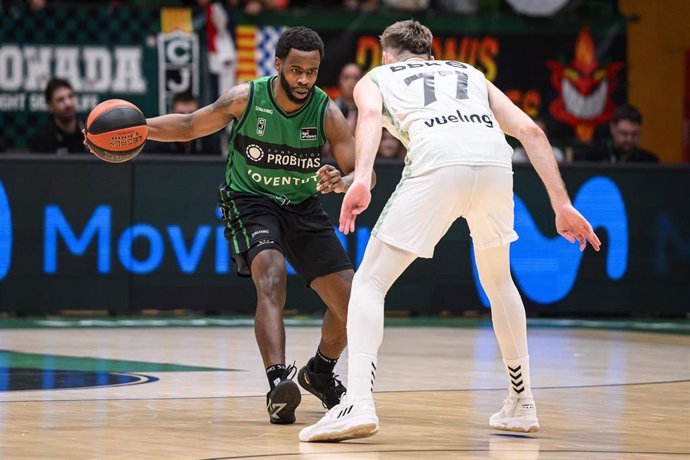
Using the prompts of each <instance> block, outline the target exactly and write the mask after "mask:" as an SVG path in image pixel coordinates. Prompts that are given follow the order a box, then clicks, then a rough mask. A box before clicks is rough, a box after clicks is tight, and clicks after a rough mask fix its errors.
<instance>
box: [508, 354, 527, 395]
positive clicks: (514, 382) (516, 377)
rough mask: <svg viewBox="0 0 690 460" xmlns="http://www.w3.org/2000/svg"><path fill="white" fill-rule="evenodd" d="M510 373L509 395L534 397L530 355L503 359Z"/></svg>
mask: <svg viewBox="0 0 690 460" xmlns="http://www.w3.org/2000/svg"><path fill="white" fill-rule="evenodd" d="M503 363H504V364H505V366H506V373H507V374H508V396H517V397H519V398H530V399H531V398H532V388H531V387H530V379H529V356H524V357H522V358H520V359H511V360H503Z"/></svg>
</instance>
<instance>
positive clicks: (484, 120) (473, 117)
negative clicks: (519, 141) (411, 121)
mask: <svg viewBox="0 0 690 460" xmlns="http://www.w3.org/2000/svg"><path fill="white" fill-rule="evenodd" d="M447 123H480V124H483V125H484V126H486V127H487V128H493V127H494V122H493V120H492V119H491V116H489V115H488V114H486V113H485V114H482V115H479V114H477V113H471V114H469V115H467V114H463V113H461V112H460V110H456V111H455V113H452V114H449V115H442V116H440V117H431V118H429V119H428V120H425V121H424V124H425V125H427V126H428V127H429V128H433V127H434V126H440V125H445V124H447Z"/></svg>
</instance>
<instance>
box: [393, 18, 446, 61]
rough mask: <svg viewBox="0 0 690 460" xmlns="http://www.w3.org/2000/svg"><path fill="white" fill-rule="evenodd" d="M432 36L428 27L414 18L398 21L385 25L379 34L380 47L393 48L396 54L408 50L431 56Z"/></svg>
mask: <svg viewBox="0 0 690 460" xmlns="http://www.w3.org/2000/svg"><path fill="white" fill-rule="evenodd" d="M433 40H434V36H433V35H432V34H431V31H430V30H429V28H428V27H426V26H424V25H422V24H420V23H419V22H417V21H415V20H414V19H408V20H407V21H398V22H396V23H395V24H391V25H390V26H388V27H386V30H384V31H383V33H382V34H381V47H382V48H383V49H384V50H385V49H390V50H393V51H394V52H395V53H396V54H399V53H401V52H403V51H408V52H410V53H412V54H426V55H427V56H431V43H432V42H433Z"/></svg>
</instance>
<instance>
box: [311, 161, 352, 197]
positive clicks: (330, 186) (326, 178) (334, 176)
mask: <svg viewBox="0 0 690 460" xmlns="http://www.w3.org/2000/svg"><path fill="white" fill-rule="evenodd" d="M316 174H318V175H319V183H318V184H317V185H316V191H317V192H321V193H324V194H325V193H330V192H335V193H344V192H345V191H346V190H347V184H345V182H343V178H342V176H341V175H340V171H338V170H337V169H336V168H335V167H334V166H332V165H323V166H321V167H320V168H319V170H318V171H316Z"/></svg>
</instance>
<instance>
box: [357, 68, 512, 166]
mask: <svg viewBox="0 0 690 460" xmlns="http://www.w3.org/2000/svg"><path fill="white" fill-rule="evenodd" d="M369 76H370V77H371V79H372V80H373V81H374V82H375V83H376V84H377V85H378V87H379V89H380V90H381V94H382V95H383V126H384V127H385V128H386V129H388V131H390V132H391V134H393V135H394V136H395V137H397V138H398V139H400V141H402V143H403V144H404V145H405V147H407V158H406V163H407V168H409V173H411V174H419V173H421V172H424V171H427V170H430V169H434V168H438V167H441V166H444V165H448V164H462V165H493V166H504V167H507V168H512V162H511V155H512V154H513V149H512V148H511V147H510V145H508V142H506V138H505V134H504V133H503V131H502V130H501V128H499V126H498V122H497V121H496V119H495V118H494V115H493V113H492V112H491V109H490V108H489V96H488V90H487V84H486V78H485V77H484V74H482V73H481V72H480V71H479V70H477V69H475V68H474V67H472V66H470V65H468V64H464V63H462V62H456V61H422V60H409V61H403V62H398V63H395V64H389V65H382V66H380V67H377V68H375V69H373V70H371V71H370V72H369Z"/></svg>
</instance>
